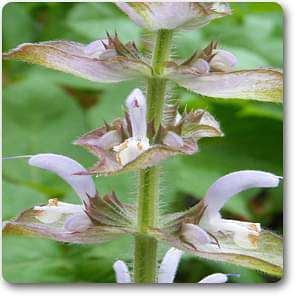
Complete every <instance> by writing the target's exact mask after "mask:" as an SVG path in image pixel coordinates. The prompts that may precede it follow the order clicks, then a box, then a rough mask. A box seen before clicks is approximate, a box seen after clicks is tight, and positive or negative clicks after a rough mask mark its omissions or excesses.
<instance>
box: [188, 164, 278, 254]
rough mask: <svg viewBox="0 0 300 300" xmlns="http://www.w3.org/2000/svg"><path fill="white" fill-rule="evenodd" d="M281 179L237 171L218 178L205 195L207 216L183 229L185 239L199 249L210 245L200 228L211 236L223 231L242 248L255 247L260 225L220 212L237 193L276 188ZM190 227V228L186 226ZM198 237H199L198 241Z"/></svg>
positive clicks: (252, 172) (267, 174)
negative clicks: (224, 216) (204, 245)
mask: <svg viewBox="0 0 300 300" xmlns="http://www.w3.org/2000/svg"><path fill="white" fill-rule="evenodd" d="M280 178H281V177H279V176H276V175H274V174H271V173H268V172H262V171H252V170H246V171H238V172H233V173H230V174H228V175H225V176H223V177H221V178H219V179H218V180H217V181H216V182H215V183H214V184H212V185H211V186H210V188H209V189H208V191H207V193H206V195H205V196H204V207H205V209H204V213H203V215H202V216H201V219H200V222H199V225H193V227H191V226H190V227H189V228H188V230H187V229H185V228H183V231H182V233H183V238H184V240H185V241H189V242H190V243H191V244H193V246H194V247H196V248H197V245H201V244H207V243H209V242H210V241H208V240H205V238H204V237H203V234H200V235H199V228H201V231H202V230H205V231H207V232H208V233H209V234H215V233H218V232H222V233H223V234H230V235H232V237H233V240H234V242H235V243H236V244H237V245H238V246H240V247H242V248H247V249H248V248H256V247H257V240H258V238H259V233H260V231H261V226H260V224H258V223H251V222H241V221H236V220H227V219H223V218H222V217H221V215H220V210H221V208H222V207H223V206H224V204H225V203H226V202H227V201H228V200H229V199H230V198H231V197H232V196H234V195H235V194H237V193H239V192H242V191H244V190H247V189H251V188H262V187H265V188H267V187H276V186H278V184H279V182H280ZM185 226H187V225H185ZM197 236H199V238H197Z"/></svg>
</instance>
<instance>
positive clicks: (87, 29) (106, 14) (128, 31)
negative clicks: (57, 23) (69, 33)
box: [66, 3, 141, 42]
mask: <svg viewBox="0 0 300 300" xmlns="http://www.w3.org/2000/svg"><path fill="white" fill-rule="evenodd" d="M112 19H113V22H112ZM66 22H67V25H68V26H69V28H70V29H72V30H74V31H75V32H77V33H80V34H81V35H83V36H84V37H86V38H87V39H89V40H97V39H103V38H105V37H106V32H109V33H114V32H115V31H116V32H117V33H118V35H119V36H120V37H121V39H122V41H124V42H127V41H129V40H137V39H138V37H139V34H140V32H141V29H140V28H139V27H138V26H136V25H135V24H134V23H133V22H131V21H130V20H129V19H128V18H127V17H126V16H124V15H123V14H122V13H121V12H120V11H118V9H117V8H116V7H115V6H114V4H112V3H80V4H79V5H76V6H75V7H74V8H73V9H72V11H71V12H70V14H69V16H68V18H67V21H66Z"/></svg>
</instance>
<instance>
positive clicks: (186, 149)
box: [74, 89, 223, 175]
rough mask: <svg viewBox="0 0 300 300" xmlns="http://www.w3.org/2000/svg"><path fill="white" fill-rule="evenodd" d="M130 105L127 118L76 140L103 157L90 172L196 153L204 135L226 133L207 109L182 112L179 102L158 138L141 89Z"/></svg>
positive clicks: (119, 169) (131, 97)
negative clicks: (148, 118)
mask: <svg viewBox="0 0 300 300" xmlns="http://www.w3.org/2000/svg"><path fill="white" fill-rule="evenodd" d="M126 108H127V112H126V114H125V118H124V119H117V120H115V121H114V122H113V123H112V124H107V123H106V124H105V126H104V127H101V128H97V129H95V130H92V131H90V132H88V133H87V134H84V135H83V136H81V137H80V138H79V139H77V140H76V141H75V142H74V143H75V144H76V145H81V146H83V147H84V148H86V149H87V150H88V151H90V152H91V153H93V154H94V155H96V156H97V157H98V158H99V161H98V162H97V163H96V165H95V166H94V167H93V168H91V169H90V170H89V171H88V174H100V175H109V174H113V173H118V172H124V171H128V170H133V169H138V168H142V169H143V168H147V167H151V166H154V165H157V164H158V163H159V162H160V161H161V160H164V159H166V158H168V157H169V156H172V155H176V154H182V153H183V154H194V153H195V152H197V151H198V145H197V141H198V140H199V139H201V138H204V137H218V136H222V135H223V133H222V131H221V129H220V126H219V123H218V122H217V121H216V120H215V119H214V118H213V117H212V116H211V115H210V114H209V113H208V112H207V111H204V110H201V109H198V110H196V111H192V112H184V113H183V114H182V115H181V114H180V113H179V112H178V105H166V106H165V109H164V117H163V122H162V125H161V127H160V128H159V132H158V133H157V135H156V137H155V138H154V135H155V131H154V128H153V123H152V122H149V123H148V124H147V121H146V108H147V103H146V99H145V97H144V95H143V93H142V92H141V91H140V90H139V89H135V90H133V91H132V92H131V94H130V95H129V96H128V98H127V100H126ZM150 139H152V140H154V142H152V143H150V141H149V140H150ZM78 174H86V173H85V172H79V173H78Z"/></svg>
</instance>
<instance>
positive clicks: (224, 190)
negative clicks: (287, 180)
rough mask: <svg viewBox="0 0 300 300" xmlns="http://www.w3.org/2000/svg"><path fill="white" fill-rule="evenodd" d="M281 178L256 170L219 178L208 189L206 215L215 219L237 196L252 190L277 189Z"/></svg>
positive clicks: (205, 199) (205, 198)
mask: <svg viewBox="0 0 300 300" xmlns="http://www.w3.org/2000/svg"><path fill="white" fill-rule="evenodd" d="M280 178H281V177H279V176H276V175H274V174H272V173H268V172H263V171H254V170H245V171H238V172H233V173H229V174H227V175H225V176H223V177H221V178H219V179H218V180H217V181H216V182H214V183H213V184H212V185H211V186H210V188H209V189H208V191H207V193H206V195H205V197H204V203H205V205H206V206H207V208H206V210H205V213H204V214H205V215H206V216H208V217H214V216H215V215H216V214H217V213H218V212H219V211H220V209H221V208H222V207H223V206H224V204H225V203H226V202H227V201H228V200H229V199H230V198H231V197H232V196H234V195H235V194H237V193H239V192H242V191H244V190H247V189H251V188H260V187H264V188H267V187H276V186H278V184H279V182H280Z"/></svg>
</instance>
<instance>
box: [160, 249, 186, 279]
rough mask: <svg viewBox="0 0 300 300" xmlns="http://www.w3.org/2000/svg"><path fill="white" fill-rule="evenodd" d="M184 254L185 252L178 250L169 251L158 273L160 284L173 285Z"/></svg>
mask: <svg viewBox="0 0 300 300" xmlns="http://www.w3.org/2000/svg"><path fill="white" fill-rule="evenodd" d="M182 254H183V252H182V251H181V250H178V249H176V248H171V249H170V250H168V251H167V253H166V254H165V256H164V258H163V260H162V262H161V265H160V268H159V271H158V277H157V282H158V283H172V282H173V281H174V278H175V275H176V271H177V268H178V265H179V262H180V258H181V255H182Z"/></svg>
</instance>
